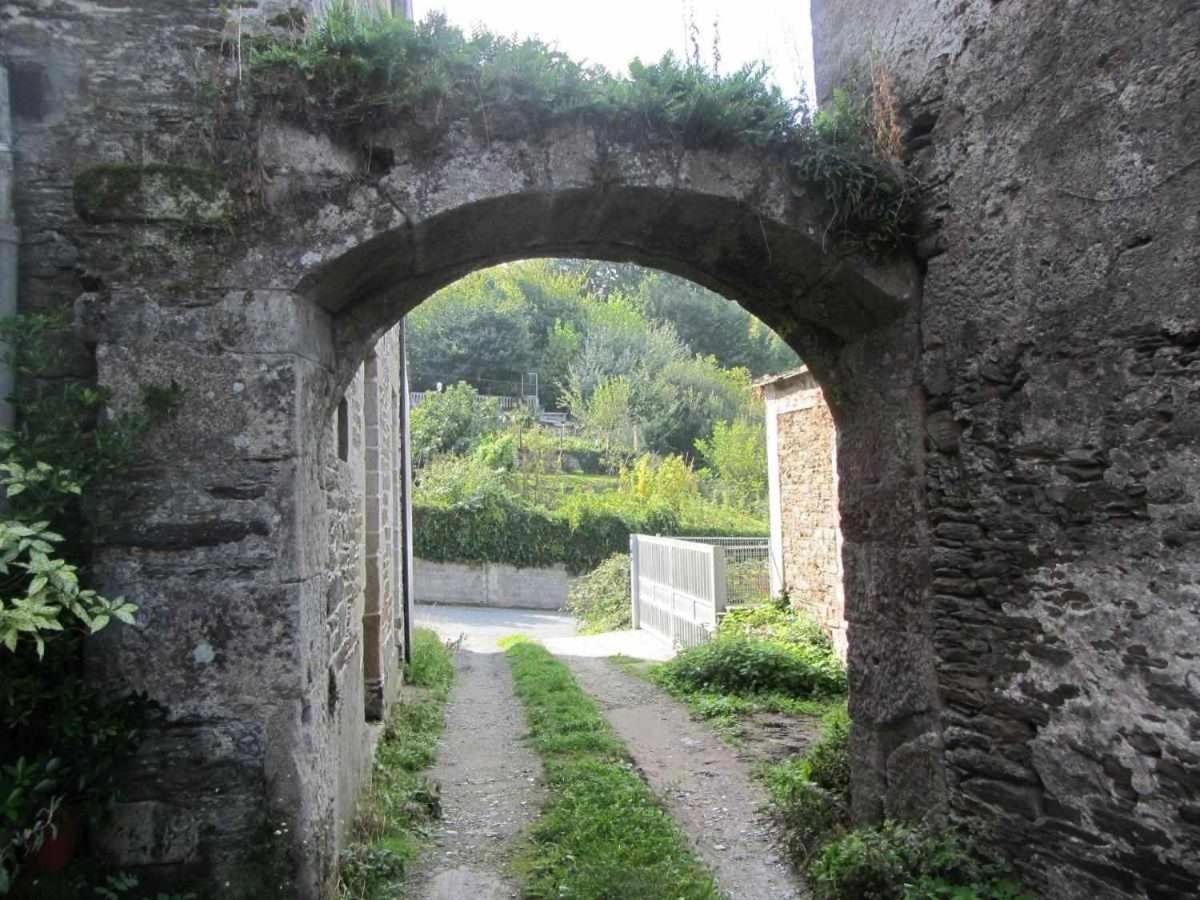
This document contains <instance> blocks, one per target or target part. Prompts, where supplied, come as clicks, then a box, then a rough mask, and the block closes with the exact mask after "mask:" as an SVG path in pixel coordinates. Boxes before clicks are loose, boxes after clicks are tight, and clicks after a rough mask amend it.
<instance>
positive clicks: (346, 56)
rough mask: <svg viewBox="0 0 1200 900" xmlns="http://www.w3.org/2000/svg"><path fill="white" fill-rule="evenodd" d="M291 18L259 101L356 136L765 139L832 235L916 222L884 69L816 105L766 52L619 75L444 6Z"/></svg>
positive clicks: (863, 236) (856, 235) (264, 52)
mask: <svg viewBox="0 0 1200 900" xmlns="http://www.w3.org/2000/svg"><path fill="white" fill-rule="evenodd" d="M293 23H294V27H293V28H292V29H291V31H290V33H289V34H288V35H287V36H284V37H275V38H270V39H265V40H262V41H260V42H259V44H258V45H257V46H256V47H255V48H254V50H253V52H252V54H251V70H252V80H253V86H254V90H255V91H256V94H257V97H258V100H259V102H260V103H261V104H262V106H263V108H264V109H273V110H275V111H276V112H277V113H279V114H281V115H283V116H285V117H288V118H291V119H294V120H299V121H301V122H303V123H306V124H308V123H312V124H316V125H320V126H322V127H325V128H326V129H328V130H330V131H332V132H334V133H341V134H345V135H346V136H351V135H352V134H353V133H355V132H357V131H359V130H364V131H369V130H371V129H372V128H375V127H378V126H383V125H388V124H393V125H394V124H396V123H397V122H403V123H404V124H405V126H406V127H407V128H410V129H418V130H419V131H420V132H422V133H423V138H424V142H426V143H428V144H430V145H436V142H437V141H438V139H439V138H440V136H442V135H444V134H446V133H447V132H449V131H450V130H452V129H454V128H456V127H463V126H465V127H469V128H471V129H472V130H474V131H475V132H477V133H478V134H480V135H482V136H483V137H484V138H485V139H487V140H493V139H498V140H503V139H512V138H530V137H531V136H536V135H537V134H538V133H539V132H544V131H546V130H547V129H549V128H551V127H554V126H559V125H569V124H585V125H590V126H592V127H594V128H595V129H597V131H598V132H600V133H601V134H603V135H606V136H609V137H612V138H613V139H619V140H628V141H633V142H654V141H670V142H673V143H680V144H682V145H683V146H685V147H689V148H733V147H738V146H751V147H759V148H766V149H768V150H770V151H772V152H777V153H779V154H780V155H782V156H784V157H785V158H787V159H789V160H790V161H791V162H792V168H793V172H794V174H795V177H796V179H797V181H798V182H799V183H808V184H813V185H816V186H818V187H819V188H820V189H822V190H823V192H824V193H825V196H826V197H827V199H828V200H829V203H830V207H831V210H832V214H831V221H830V223H829V226H830V228H829V230H830V232H831V233H832V234H833V235H835V236H837V237H840V238H844V239H851V240H853V241H854V242H856V243H861V244H864V245H867V246H869V247H872V248H874V249H885V248H888V247H892V246H895V245H896V244H898V243H900V242H901V241H903V240H904V239H905V237H906V235H907V233H908V230H909V224H910V219H911V214H912V200H913V186H912V184H911V183H910V182H909V180H908V179H907V178H906V177H905V176H904V174H903V172H902V170H901V169H900V168H899V167H898V166H896V165H894V164H893V163H892V162H890V161H888V160H889V158H891V157H893V156H894V154H893V151H894V150H895V149H896V144H897V143H898V129H896V128H895V125H894V119H895V103H894V97H893V96H892V94H891V92H890V91H889V90H883V91H881V90H880V87H881V85H884V84H885V83H884V82H883V81H882V80H881V79H878V78H877V79H874V81H875V87H874V90H873V96H872V97H871V98H869V99H868V98H867V97H866V96H864V97H863V98H862V99H861V100H860V101H854V100H852V99H851V98H850V96H849V95H848V94H839V96H838V98H837V99H836V100H835V102H834V103H833V104H832V105H831V108H830V109H829V110H826V111H822V112H820V113H817V114H816V115H813V114H811V113H810V110H809V109H808V106H807V104H806V102H805V101H804V100H803V99H802V98H800V99H796V100H790V99H788V98H786V97H784V96H783V94H782V93H781V92H780V90H779V89H778V88H777V87H775V86H774V85H772V84H770V82H769V81H768V69H767V67H766V66H765V65H763V64H761V63H760V64H754V65H749V66H745V67H743V68H741V69H739V70H737V71H736V72H732V73H730V74H726V75H722V74H719V73H717V72H713V71H710V70H709V69H708V68H707V67H705V66H703V65H701V64H699V63H698V62H691V63H689V62H682V61H680V60H679V59H677V58H676V57H674V56H673V55H671V54H668V55H666V56H664V57H663V58H662V59H661V60H660V61H659V62H657V63H654V64H649V65H647V64H645V63H642V62H641V61H639V60H634V61H633V62H632V63H631V64H630V66H629V73H628V75H625V76H618V75H614V74H612V73H610V72H608V71H607V70H605V69H603V68H601V67H598V66H587V65H584V64H581V63H578V62H576V61H574V60H572V59H571V58H570V57H568V56H567V55H565V54H564V53H561V52H559V51H557V50H555V49H553V48H552V47H550V46H548V45H547V44H544V43H542V42H541V41H537V40H531V39H526V40H517V39H513V38H504V37H500V36H497V35H494V34H491V33H489V32H486V31H477V32H475V33H474V34H472V35H471V36H469V37H468V36H467V35H466V34H464V33H463V32H462V31H461V30H460V29H458V28H456V27H454V26H452V25H450V24H449V23H448V22H447V21H446V19H445V17H444V16H442V15H439V14H431V15H430V16H428V17H427V18H426V19H425V20H424V21H422V22H420V23H417V24H414V23H410V22H409V21H407V20H405V19H404V18H403V17H400V16H393V15H389V14H368V13H363V12H360V11H358V10H356V9H355V8H354V5H353V4H352V3H350V2H348V0H334V2H332V3H331V5H330V7H329V9H328V11H327V12H326V13H325V14H324V15H322V16H320V17H318V18H315V19H313V20H312V21H308V22H304V21H297V20H293Z"/></svg>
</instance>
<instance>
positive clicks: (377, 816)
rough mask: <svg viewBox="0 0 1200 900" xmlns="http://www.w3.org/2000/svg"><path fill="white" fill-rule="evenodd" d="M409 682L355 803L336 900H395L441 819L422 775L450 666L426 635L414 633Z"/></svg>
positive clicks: (433, 745) (433, 789)
mask: <svg viewBox="0 0 1200 900" xmlns="http://www.w3.org/2000/svg"><path fill="white" fill-rule="evenodd" d="M408 675H409V677H408V682H409V684H411V685H414V686H415V687H416V688H417V690H416V691H413V692H412V696H408V695H404V696H402V697H401V699H400V700H398V701H397V702H396V705H395V706H394V707H393V708H392V711H391V713H390V715H389V717H388V721H387V724H386V725H385V726H384V732H383V736H382V737H381V738H380V741H379V748H378V750H377V751H376V754H375V766H374V770H373V772H372V775H371V784H370V786H369V787H368V788H367V789H366V791H365V792H364V794H363V796H362V798H361V799H360V800H359V804H358V809H357V811H356V813H355V819H354V826H353V830H352V837H351V841H350V844H349V845H348V846H347V847H346V849H345V850H344V851H343V852H342V856H341V860H340V867H339V873H338V898H339V900H382V898H385V897H394V896H396V891H397V890H398V889H399V887H400V885H401V884H402V883H403V880H404V874H405V872H406V871H407V869H408V866H409V864H410V863H411V862H412V861H413V860H414V859H415V858H416V856H417V854H418V853H419V852H420V847H421V841H422V839H423V838H424V836H425V832H426V829H427V828H428V826H429V823H430V822H432V821H433V820H434V819H436V818H437V817H438V816H439V815H440V801H439V796H438V789H437V786H436V785H435V784H433V783H432V782H430V781H429V780H428V779H427V778H426V777H425V776H424V775H423V774H422V771H423V770H424V769H426V768H428V767H429V766H431V765H432V764H433V762H434V760H435V759H436V758H437V744H438V737H439V736H440V735H441V733H442V728H443V726H444V724H445V706H446V699H447V697H448V696H449V693H450V688H451V687H452V686H453V683H454V659H453V657H452V655H451V652H450V650H449V649H448V648H447V647H446V646H445V645H444V644H443V643H442V641H441V639H440V638H439V637H438V636H437V635H436V634H435V633H433V632H432V631H429V630H427V629H424V628H418V629H416V630H415V631H414V632H413V660H412V665H411V667H410V669H409V673H408Z"/></svg>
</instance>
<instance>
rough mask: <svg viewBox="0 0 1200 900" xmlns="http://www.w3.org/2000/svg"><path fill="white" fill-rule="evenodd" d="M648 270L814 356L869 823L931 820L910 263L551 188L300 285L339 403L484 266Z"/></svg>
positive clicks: (407, 231)
mask: <svg viewBox="0 0 1200 900" xmlns="http://www.w3.org/2000/svg"><path fill="white" fill-rule="evenodd" d="M561 256H569V257H583V258H592V259H598V260H604V261H612V262H633V263H636V264H639V265H643V266H646V267H648V268H654V269H659V270H662V271H666V272H669V273H671V274H675V275H679V276H681V277H685V278H688V279H689V280H692V281H695V282H696V283H698V284H701V285H703V286H705V287H708V288H709V289H712V290H714V291H716V292H718V293H721V294H722V295H724V296H726V297H727V298H729V299H731V300H735V301H736V302H739V303H740V304H741V305H742V306H744V307H745V308H746V309H748V310H749V311H750V312H751V313H753V314H754V315H756V316H757V317H759V318H760V319H761V320H762V321H764V322H765V323H766V324H768V325H770V326H771V327H772V328H773V329H775V330H776V331H777V333H780V334H781V335H782V336H783V337H784V338H785V340H787V341H788V342H789V343H790V344H791V345H792V346H793V347H794V348H795V349H796V350H797V351H798V352H799V353H800V354H801V355H802V357H803V358H804V359H805V360H806V362H807V363H808V364H809V366H810V367H811V370H812V371H813V373H814V375H815V376H816V378H817V380H818V382H819V383H820V385H821V386H822V387H823V389H824V392H825V396H826V398H827V400H828V402H829V406H830V408H831V411H832V412H833V415H834V418H835V422H836V427H837V430H838V435H839V438H838V442H839V450H838V454H837V462H838V473H839V488H840V490H839V494H840V499H841V514H842V519H843V528H844V530H843V539H844V543H843V546H842V547H841V552H842V559H843V566H844V578H845V593H846V615H847V619H848V620H849V622H850V656H849V664H850V668H851V681H852V686H853V687H852V710H853V713H854V715H855V718H856V721H857V722H858V728H857V730H856V735H855V751H854V752H855V757H856V763H857V764H856V774H855V780H856V791H855V797H856V801H855V803H856V814H857V815H858V816H860V817H861V818H863V819H871V818H876V817H878V816H881V815H885V814H886V815H890V816H893V817H899V818H912V817H917V818H919V817H921V816H923V815H925V814H926V813H927V812H929V811H930V810H933V811H935V812H936V811H937V810H938V808H939V804H940V803H941V801H942V797H943V793H944V783H943V780H942V774H941V762H940V752H941V742H940V724H939V721H938V712H937V702H936V691H935V687H934V684H935V683H934V674H933V656H932V642H931V637H930V634H931V631H930V629H931V622H930V619H929V617H928V610H927V606H926V596H925V594H926V591H927V588H928V581H929V575H928V564H927V556H926V553H927V550H926V533H925V528H926V526H925V521H924V518H923V507H922V497H921V490H922V489H921V484H920V474H921V456H922V454H923V452H924V448H923V443H924V431H923V412H924V411H923V407H922V398H921V394H920V391H919V389H917V387H916V379H917V372H916V359H917V343H916V331H915V326H914V322H915V320H916V315H917V302H916V290H917V287H916V281H915V276H913V280H912V281H906V280H905V279H906V276H905V275H904V274H902V273H904V272H905V271H910V270H906V268H905V267H906V265H907V264H906V263H904V262H902V261H893V262H892V263H883V264H880V263H875V264H871V265H867V264H864V261H863V260H861V259H856V258H850V259H847V258H844V257H843V258H840V257H838V256H837V255H836V253H832V252H828V251H827V250H824V249H822V241H821V238H820V234H819V232H818V231H816V230H815V229H813V228H812V227H807V226H806V227H801V228H796V227H789V226H788V225H784V224H781V223H779V222H778V221H774V220H765V219H764V217H763V216H762V215H761V213H759V212H758V211H756V210H755V208H754V207H753V206H751V205H749V204H746V203H743V202H740V201H737V200H732V199H730V198H727V197H722V196H712V195H706V194H702V193H699V192H695V193H693V192H688V191H675V190H671V191H668V190H662V189H659V188H641V187H615V188H612V187H609V188H604V189H597V190H594V191H585V190H575V189H571V190H566V191H562V192H556V191H539V192H534V193H533V194H527V193H524V192H522V193H517V194H511V195H501V196H496V197H492V198H488V199H486V200H480V201H474V202H469V203H466V204H464V205H462V206H460V207H455V208H453V209H450V210H447V211H445V212H442V213H439V214H437V215H435V216H433V217H432V218H431V219H429V220H428V221H426V222H423V223H421V224H416V225H413V224H408V225H405V226H403V227H400V228H394V229H389V230H387V231H384V232H382V233H380V234H377V235H375V236H373V237H371V238H370V239H368V240H366V241H364V242H363V243H361V244H359V245H357V246H356V247H354V248H353V249H351V250H349V251H347V252H345V253H343V254H341V255H339V256H336V257H334V258H332V259H330V260H328V261H323V262H322V263H321V264H320V265H318V266H317V267H315V268H314V269H313V270H310V271H309V272H307V273H305V274H304V275H303V276H302V277H301V278H300V279H299V281H298V287H297V291H298V293H300V294H301V295H302V296H304V297H306V298H307V299H309V300H310V301H311V302H313V303H314V304H316V305H317V306H319V307H321V308H322V309H323V310H325V311H326V312H328V313H329V314H330V331H331V343H332V345H333V347H334V354H335V363H334V365H333V367H332V370H331V373H330V375H331V378H330V380H329V381H328V382H327V385H326V386H327V393H325V394H324V395H323V396H322V397H321V398H320V399H319V400H316V399H315V400H314V402H315V403H316V405H317V408H319V409H320V410H321V411H322V412H321V414H322V415H324V410H326V409H328V408H330V406H331V405H332V404H335V403H336V402H337V398H338V397H339V396H340V393H339V392H340V391H341V390H343V389H344V385H345V384H347V383H348V381H349V379H350V378H351V377H353V373H354V372H355V371H356V369H357V367H358V365H359V364H360V363H361V360H362V359H363V358H364V357H365V355H366V354H367V353H368V352H369V349H368V348H369V347H370V346H372V342H373V341H374V340H375V339H376V338H377V337H378V335H380V334H382V333H384V332H385V331H386V330H387V329H388V328H390V327H391V326H393V325H394V324H395V323H396V322H397V321H398V320H399V319H400V318H401V317H402V316H403V315H404V314H406V313H407V312H410V311H411V310H412V309H414V308H415V307H416V306H417V305H419V304H420V303H421V302H423V301H424V300H425V299H427V298H428V297H429V296H430V295H432V294H433V293H434V292H436V291H437V290H438V289H440V288H441V287H443V286H445V285H447V284H449V283H451V282H453V281H455V280H457V279H458V278H461V277H463V276H464V275H466V274H468V273H469V272H471V271H475V270H477V269H480V268H485V267H487V266H490V265H495V264H498V263H502V262H507V261H512V260H516V259H521V258H530V257H561ZM901 284H904V285H906V287H905V288H902V289H901V290H899V291H896V290H895V288H896V286H897V285H901Z"/></svg>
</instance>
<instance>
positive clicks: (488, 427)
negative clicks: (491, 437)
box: [411, 382, 500, 465]
mask: <svg viewBox="0 0 1200 900" xmlns="http://www.w3.org/2000/svg"><path fill="white" fill-rule="evenodd" d="M499 418H500V409H499V407H498V406H497V404H496V401H495V400H491V399H488V398H485V397H480V396H479V392H478V391H476V390H475V388H473V387H471V386H470V385H469V384H466V383H463V382H459V383H458V384H455V385H451V386H450V387H448V388H446V389H445V390H444V391H440V392H439V391H429V392H427V393H426V394H425V399H424V400H422V401H421V403H420V404H419V405H418V406H417V407H416V408H415V409H414V410H413V411H412V422H411V429H412V455H413V462H414V464H416V465H424V464H425V463H426V462H428V461H429V460H430V459H432V458H433V457H434V456H436V455H437V454H439V453H457V454H462V453H467V452H469V451H470V450H472V449H473V448H474V447H475V445H476V444H477V443H478V442H479V441H480V439H482V438H483V436H484V435H485V434H488V433H489V432H491V431H494V430H495V428H496V423H497V421H498V420H499Z"/></svg>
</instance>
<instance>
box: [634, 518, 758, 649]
mask: <svg viewBox="0 0 1200 900" xmlns="http://www.w3.org/2000/svg"><path fill="white" fill-rule="evenodd" d="M770 555H771V554H770V543H769V541H768V539H767V538H752V537H733V538H726V537H688V538H669V537H652V536H650V535H645V534H634V535H630V538H629V556H630V562H631V566H630V593H631V595H632V602H633V627H634V628H644V629H645V630H647V631H650V632H653V633H654V634H657V635H658V636H659V637H661V638H663V639H664V640H666V641H667V642H668V643H670V644H671V645H672V646H676V647H695V646H696V645H698V644H702V643H704V642H706V641H709V640H711V639H712V637H713V635H714V634H716V630H717V623H718V622H719V621H720V618H721V615H722V614H723V613H724V612H725V610H726V608H727V607H728V606H737V605H744V604H750V603H757V602H760V601H762V600H763V599H765V598H766V597H767V596H768V595H769V593H770V571H771V570H770V565H771V563H770Z"/></svg>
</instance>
